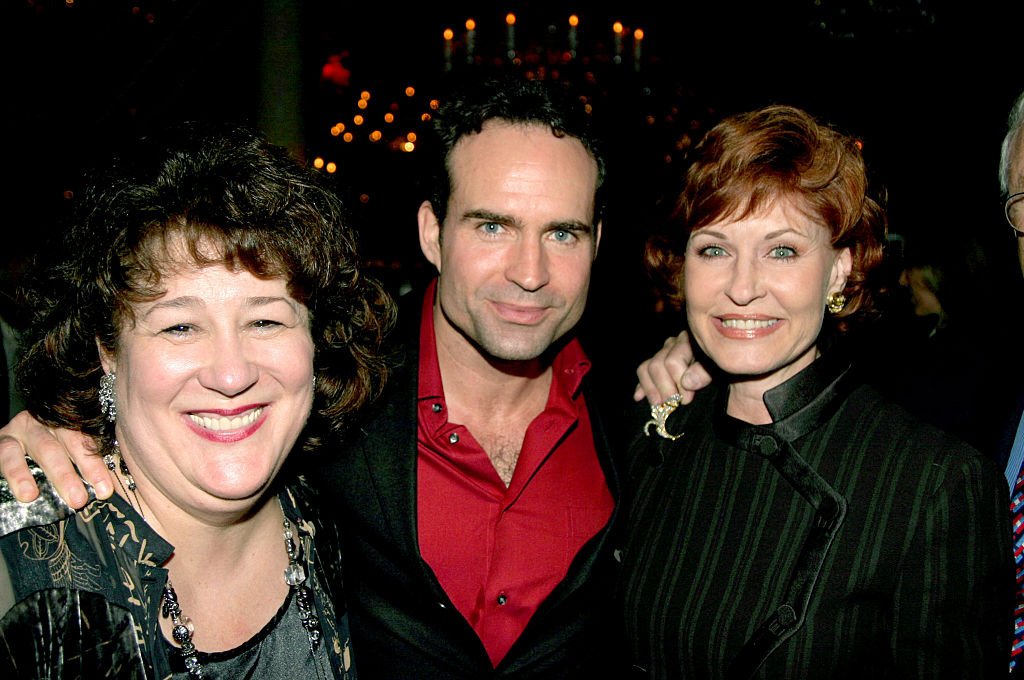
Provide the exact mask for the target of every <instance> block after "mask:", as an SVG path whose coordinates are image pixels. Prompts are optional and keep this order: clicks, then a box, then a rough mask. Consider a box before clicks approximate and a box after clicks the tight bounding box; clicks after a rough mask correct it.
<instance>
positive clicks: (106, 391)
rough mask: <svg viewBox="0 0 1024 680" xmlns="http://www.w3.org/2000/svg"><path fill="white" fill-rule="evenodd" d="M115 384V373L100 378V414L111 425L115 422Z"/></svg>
mask: <svg viewBox="0 0 1024 680" xmlns="http://www.w3.org/2000/svg"><path fill="white" fill-rule="evenodd" d="M116 384H117V374H116V373H104V374H103V375H102V376H101V377H100V413H102V414H103V415H105V416H106V417H107V420H108V421H109V422H111V423H112V422H114V421H116V420H117V401H116V399H115V397H114V385H116Z"/></svg>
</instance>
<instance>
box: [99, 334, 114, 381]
mask: <svg viewBox="0 0 1024 680" xmlns="http://www.w3.org/2000/svg"><path fill="white" fill-rule="evenodd" d="M96 350H97V351H98V352H99V354H100V366H102V367H103V372H104V373H117V358H116V357H115V356H114V355H113V354H110V353H109V352H107V350H105V349H103V343H101V342H100V339H99V338H96Z"/></svg>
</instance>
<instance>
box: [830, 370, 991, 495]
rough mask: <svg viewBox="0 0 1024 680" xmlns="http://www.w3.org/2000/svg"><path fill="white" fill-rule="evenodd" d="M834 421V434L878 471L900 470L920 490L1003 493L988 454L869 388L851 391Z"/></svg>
mask: <svg viewBox="0 0 1024 680" xmlns="http://www.w3.org/2000/svg"><path fill="white" fill-rule="evenodd" d="M837 420H838V422H837V423H836V435H839V434H840V433H841V436H843V437H844V438H845V439H847V440H848V441H849V442H850V444H851V445H852V446H855V447H858V448H861V449H865V450H866V451H867V452H868V453H870V454H873V456H872V457H874V458H875V461H876V464H877V465H878V466H879V468H880V470H882V471H884V472H886V473H889V474H893V475H895V474H900V476H901V477H903V478H904V479H905V480H907V482H908V483H910V482H912V483H914V484H916V485H919V486H920V487H921V490H922V491H925V492H931V493H934V492H937V491H939V490H940V489H943V488H946V489H948V488H949V487H950V486H951V485H972V486H978V487H979V488H982V489H985V490H986V493H988V492H991V493H996V494H998V493H999V490H1000V489H1002V490H1003V491H1005V484H1004V483H1003V476H1002V472H1001V471H1000V470H999V469H998V468H997V466H996V464H995V463H994V462H993V461H992V460H991V459H990V458H988V457H986V456H985V455H983V454H982V453H981V452H980V451H978V450H977V449H976V448H974V447H973V446H971V445H970V444H968V443H967V442H965V441H963V440H962V439H960V438H959V437H958V436H956V435H954V434H951V433H950V432H947V431H945V430H943V429H941V428H939V427H936V426H935V425H932V424H930V423H927V422H925V421H923V420H922V419H920V418H918V417H917V416H915V415H914V414H912V413H910V412H909V411H908V410H906V409H905V408H903V407H902V406H900V405H899V404H896V403H894V402H892V401H889V400H888V399H887V398H886V397H884V396H883V395H881V394H880V393H879V392H878V391H876V390H875V389H874V388H872V387H870V386H866V385H862V386H860V387H859V388H857V389H856V390H855V391H854V392H853V393H852V394H851V395H850V398H849V399H848V400H847V403H846V404H845V405H844V408H843V410H842V411H841V412H840V414H839V417H838V419H837ZM1007 500H1008V499H1007Z"/></svg>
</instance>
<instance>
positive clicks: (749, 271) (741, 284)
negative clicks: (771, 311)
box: [725, 258, 764, 306]
mask: <svg viewBox="0 0 1024 680" xmlns="http://www.w3.org/2000/svg"><path fill="white" fill-rule="evenodd" d="M761 276H762V272H761V268H760V267H759V266H758V263H757V261H756V260H754V259H752V258H738V259H737V260H736V262H735V264H734V265H733V268H732V272H731V276H730V277H729V285H728V287H727V288H726V291H725V294H726V295H728V296H729V299H730V300H732V301H733V302H734V303H736V304H737V305H740V306H745V305H749V304H750V303H751V302H753V301H754V300H757V299H758V298H760V297H761V296H762V295H764V286H763V284H762V279H761Z"/></svg>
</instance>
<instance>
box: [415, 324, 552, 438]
mask: <svg viewBox="0 0 1024 680" xmlns="http://www.w3.org/2000/svg"><path fill="white" fill-rule="evenodd" d="M434 336H435V345H436V347H437V362H438V368H439V369H440V372H441V382H442V383H443V385H444V395H445V401H446V402H447V403H448V408H449V415H450V417H451V419H452V420H455V421H456V422H461V423H464V424H465V423H466V422H467V419H466V418H465V417H461V418H460V417H459V413H458V412H459V411H460V410H462V409H465V410H466V411H469V412H471V413H478V414H480V413H486V414H488V416H489V417H494V418H504V417H512V416H515V415H517V414H524V413H530V414H532V415H531V416H530V417H531V418H532V416H533V415H536V414H537V413H539V412H540V411H541V410H543V408H544V405H545V404H546V403H547V398H548V390H549V389H550V386H551V363H550V361H549V360H548V359H547V358H541V357H538V358H535V359H529V360H523V361H503V360H500V359H495V358H494V357H491V356H488V355H487V354H485V353H484V352H483V351H482V350H481V349H480V348H479V347H477V346H476V345H475V344H473V343H472V342H470V341H469V340H468V339H467V338H466V337H465V336H463V335H462V334H461V333H459V332H458V331H456V330H455V329H453V328H451V327H449V326H447V325H446V324H440V323H439V324H436V325H435V327H434Z"/></svg>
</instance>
